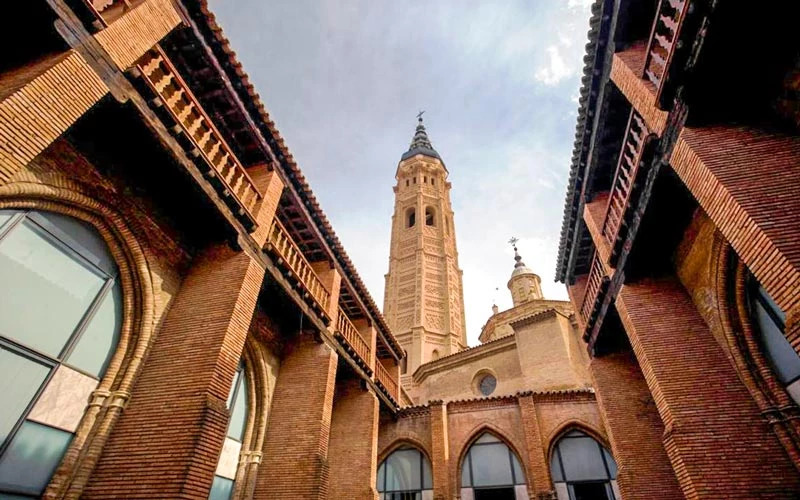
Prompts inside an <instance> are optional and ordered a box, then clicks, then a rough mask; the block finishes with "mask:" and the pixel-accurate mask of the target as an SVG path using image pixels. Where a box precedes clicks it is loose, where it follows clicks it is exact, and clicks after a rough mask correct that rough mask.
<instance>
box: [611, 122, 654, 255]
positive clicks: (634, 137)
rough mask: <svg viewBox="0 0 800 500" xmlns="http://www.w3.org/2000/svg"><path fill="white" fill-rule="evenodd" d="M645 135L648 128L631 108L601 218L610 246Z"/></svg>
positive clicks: (616, 233)
mask: <svg viewBox="0 0 800 500" xmlns="http://www.w3.org/2000/svg"><path fill="white" fill-rule="evenodd" d="M649 135H650V130H648V128H647V125H645V123H644V120H643V119H642V117H640V116H639V115H638V114H637V113H636V111H631V116H630V118H629V119H628V128H627V130H626V132H625V140H624V141H623V143H622V149H621V151H620V153H619V159H618V160H617V170H616V172H615V173H614V180H613V184H612V185H611V193H610V194H609V197H608V207H607V208H606V215H605V219H604V222H603V236H604V237H605V239H606V241H608V243H609V245H611V248H612V249H613V248H614V245H615V243H616V240H617V237H618V236H619V230H620V228H621V227H622V225H623V222H624V219H625V217H624V216H625V211H626V210H627V206H628V203H629V202H630V200H631V193H632V191H633V185H634V183H635V182H636V175H637V173H638V171H639V164H640V163H641V162H642V154H643V152H644V146H645V142H646V140H647V137H648V136H649Z"/></svg>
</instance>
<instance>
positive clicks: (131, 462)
mask: <svg viewBox="0 0 800 500" xmlns="http://www.w3.org/2000/svg"><path fill="white" fill-rule="evenodd" d="M263 276H264V270H263V269H262V268H261V267H260V265H259V264H258V263H257V262H255V261H253V260H251V258H250V257H249V256H247V255H246V254H245V253H243V252H235V251H233V250H231V249H230V248H229V247H227V246H214V247H212V248H210V249H208V250H206V251H205V252H203V253H202V254H201V255H200V256H198V258H197V259H196V262H195V263H194V266H193V268H192V270H191V271H190V272H189V275H188V276H187V277H186V279H185V280H184V282H183V284H182V285H181V289H180V291H179V292H178V295H177V296H176V297H175V299H174V303H173V305H172V308H171V309H170V311H169V313H168V315H167V317H166V320H165V322H164V325H163V327H162V328H161V331H160V332H159V333H158V334H157V337H156V340H155V343H154V345H153V347H152V350H151V352H150V354H149V357H148V358H147V360H146V362H145V366H144V367H143V369H142V375H141V378H140V379H139V380H138V381H137V383H136V385H135V386H134V389H133V391H132V395H131V399H130V404H129V405H128V407H127V408H126V410H125V411H124V412H123V413H122V416H121V417H120V419H119V422H118V423H117V425H116V427H115V428H114V431H113V433H112V435H111V437H110V439H109V441H108V443H107V444H106V446H105V449H104V451H103V454H102V456H101V457H100V461H99V462H98V464H97V468H96V470H95V472H94V474H93V476H92V478H91V479H90V482H89V484H88V486H87V488H86V490H85V491H84V494H83V496H82V498H112V497H113V498H147V499H150V498H154V497H160V498H201V497H202V498H205V497H207V496H208V491H209V489H210V487H211V481H212V478H213V474H214V469H215V466H216V462H217V457H218V455H219V452H220V450H221V448H222V443H223V440H224V437H225V430H226V427H227V422H228V410H227V409H226V400H227V397H228V392H229V390H230V386H231V382H232V380H233V375H234V372H235V370H236V366H237V364H238V363H239V359H240V358H241V353H242V349H243V347H244V342H245V338H246V335H247V331H248V327H249V325H250V322H251V320H252V317H253V311H254V309H255V306H256V300H257V298H258V294H259V290H260V286H261V281H262V279H263Z"/></svg>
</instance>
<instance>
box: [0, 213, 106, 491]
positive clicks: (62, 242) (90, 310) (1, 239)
mask: <svg viewBox="0 0 800 500" xmlns="http://www.w3.org/2000/svg"><path fill="white" fill-rule="evenodd" d="M118 274H119V273H118V269H117V266H116V263H115V262H114V259H113V257H112V256H111V253H110V252H109V250H108V247H107V245H106V243H105V241H104V240H103V238H102V237H101V236H100V234H99V233H98V232H97V230H95V228H94V227H92V226H90V225H89V224H86V223H84V222H83V221H79V220H77V219H74V218H72V217H67V216H64V215H60V214H55V213H51V212H40V211H22V210H0V282H1V283H3V284H5V285H7V286H3V287H0V393H2V394H3V400H2V404H0V497H4V498H5V497H6V496H8V497H14V498H17V497H19V498H26V497H27V496H34V497H39V496H40V495H41V494H42V492H43V491H44V489H45V487H46V486H47V484H48V483H49V481H50V476H51V475H52V474H53V472H54V471H55V469H56V467H57V466H58V464H59V463H60V462H61V459H62V457H63V455H64V452H65V451H66V449H67V446H68V445H69V444H70V441H71V440H72V437H73V433H74V432H75V431H76V430H77V428H78V425H79V423H80V421H81V419H82V418H83V414H84V410H85V408H86V401H87V400H88V399H89V397H90V394H91V393H92V391H94V390H95V388H96V387H97V385H98V383H99V381H100V379H101V378H102V377H103V375H104V374H105V371H106V368H107V366H108V363H109V360H110V359H111V357H112V355H113V354H114V352H115V351H116V348H117V343H118V340H119V335H120V331H121V327H122V289H121V284H120V281H119V277H118ZM11 284H13V286H11Z"/></svg>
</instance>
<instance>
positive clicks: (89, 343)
mask: <svg viewBox="0 0 800 500" xmlns="http://www.w3.org/2000/svg"><path fill="white" fill-rule="evenodd" d="M121 327H122V287H121V286H120V284H119V283H115V284H114V286H112V287H111V290H109V291H108V292H107V293H106V296H105V297H103V299H102V302H101V303H100V305H99V306H98V308H97V311H96V312H95V313H94V316H93V317H92V319H91V320H90V321H89V324H88V325H87V326H86V329H85V330H84V331H83V333H81V337H80V339H79V340H78V343H77V344H76V345H75V348H74V349H73V350H72V353H70V355H69V359H68V360H67V361H68V362H69V364H70V365H72V366H74V367H76V368H80V369H81V370H83V371H85V372H87V373H90V374H92V375H95V376H97V377H100V376H101V375H102V374H103V373H104V372H105V370H106V366H107V365H108V361H109V360H110V359H111V356H113V355H114V350H115V349H116V347H117V342H118V341H119V331H120V328H121Z"/></svg>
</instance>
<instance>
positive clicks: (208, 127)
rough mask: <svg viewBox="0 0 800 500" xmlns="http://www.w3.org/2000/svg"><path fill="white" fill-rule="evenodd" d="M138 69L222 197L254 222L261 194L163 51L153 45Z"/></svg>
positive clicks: (138, 65) (139, 63)
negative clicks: (217, 183)
mask: <svg viewBox="0 0 800 500" xmlns="http://www.w3.org/2000/svg"><path fill="white" fill-rule="evenodd" d="M137 68H138V71H139V72H140V73H141V76H142V78H143V79H144V81H145V82H146V83H147V85H148V86H149V87H150V88H151V89H152V90H153V91H154V92H155V93H156V94H157V95H158V98H159V102H158V104H159V105H163V106H164V107H165V108H166V109H167V111H168V112H169V114H170V115H171V116H172V118H173V119H174V120H175V121H176V122H177V126H178V127H179V128H180V130H182V131H183V133H184V134H185V136H186V137H187V138H188V139H189V141H190V142H191V146H192V148H191V150H190V152H191V154H192V155H193V156H195V157H201V158H202V159H203V160H204V163H205V164H206V165H207V166H208V172H207V175H208V176H209V177H212V178H214V177H216V178H217V179H218V180H219V182H220V183H221V186H222V189H221V191H222V193H221V194H222V195H223V196H225V197H229V196H232V197H233V199H234V200H235V202H236V205H238V206H239V207H240V208H239V210H238V215H244V214H245V212H246V214H247V215H248V216H249V217H250V219H252V220H253V221H254V220H255V212H256V209H257V208H258V204H259V203H260V201H261V197H262V196H261V193H260V192H259V191H258V189H257V188H256V186H255V184H254V183H253V180H252V179H251V178H250V176H249V175H248V174H247V171H246V170H245V168H244V166H242V164H241V163H240V162H239V160H238V159H237V158H236V155H235V154H234V153H233V151H232V150H231V148H230V147H229V146H228V144H227V143H226V142H225V140H224V139H223V138H222V135H221V134H220V133H219V131H218V130H217V128H216V127H215V126H214V123H213V122H212V121H211V118H210V117H209V116H208V115H207V114H206V112H205V110H203V107H202V106H201V105H200V103H199V101H198V100H197V99H196V98H195V96H194V95H193V94H192V91H191V90H190V89H189V87H188V86H187V85H186V83H185V82H184V81H183V79H182V78H181V77H180V75H179V74H178V72H177V70H176V69H175V67H174V66H173V65H172V63H171V62H170V60H169V58H168V57H167V56H166V54H165V53H164V52H163V50H162V49H161V48H160V47H158V46H156V47H155V48H154V49H153V50H151V51H150V52H148V53H147V54H145V55H144V57H142V59H141V60H140V61H139V62H138V64H137Z"/></svg>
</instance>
